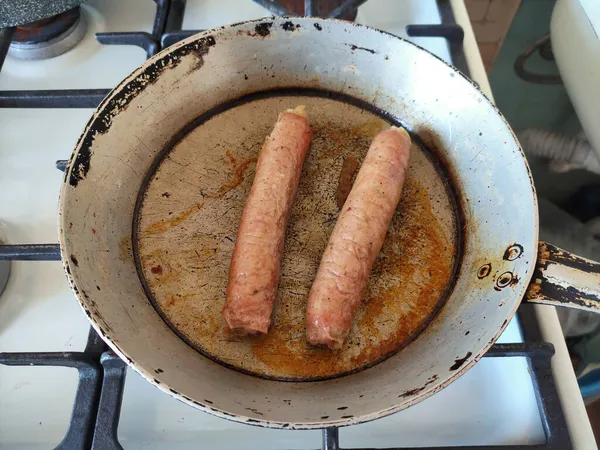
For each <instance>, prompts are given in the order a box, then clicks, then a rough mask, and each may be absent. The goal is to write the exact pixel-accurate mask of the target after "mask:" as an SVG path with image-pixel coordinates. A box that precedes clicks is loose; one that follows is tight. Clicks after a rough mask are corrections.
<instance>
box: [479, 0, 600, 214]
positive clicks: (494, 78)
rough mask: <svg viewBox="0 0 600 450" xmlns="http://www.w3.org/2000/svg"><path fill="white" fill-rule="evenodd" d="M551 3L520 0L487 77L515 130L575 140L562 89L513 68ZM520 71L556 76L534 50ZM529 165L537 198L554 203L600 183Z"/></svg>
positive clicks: (544, 26)
mask: <svg viewBox="0 0 600 450" xmlns="http://www.w3.org/2000/svg"><path fill="white" fill-rule="evenodd" d="M554 3H555V2H554V0H523V2H522V3H521V6H520V8H519V10H518V11H517V14H516V15H515V18H514V20H513V23H512V25H511V28H510V30H509V32H508V34H507V36H506V39H505V40H504V43H503V45H502V47H501V48H500V51H499V53H498V56H497V57H496V61H495V62H494V65H493V67H492V70H491V72H490V73H489V78H490V84H491V86H492V91H493V92H494V98H495V99H496V104H497V106H498V108H499V109H500V111H502V113H503V114H504V116H505V117H506V119H507V120H508V122H509V123H510V125H511V127H512V128H513V129H514V130H515V131H517V132H518V131H519V130H523V129H526V128H540V129H544V130H549V131H553V132H556V133H562V134H565V135H569V136H574V135H576V134H577V133H579V132H580V131H581V125H580V123H579V119H578V118H577V115H576V114H575V110H574V109H573V105H572V104H571V101H570V100H569V96H568V95H567V91H566V90H565V87H564V86H563V85H562V84H558V85H541V84H535V83H532V82H528V81H525V80H522V79H521V78H519V77H518V76H517V74H516V72H515V70H514V64H515V61H516V60H517V58H518V57H519V55H520V54H521V53H522V52H523V51H524V50H525V49H527V48H528V47H529V46H531V45H532V44H533V43H534V42H535V41H536V40H538V39H539V38H540V37H542V36H544V35H545V34H547V33H548V32H549V30H550V18H551V16H552V10H553V8H554ZM525 67H526V68H527V69H528V70H529V71H531V72H536V73H545V74H556V73H558V69H557V67H556V64H555V63H554V62H553V61H546V60H544V59H543V58H542V57H541V56H540V55H539V53H538V52H535V54H533V55H532V56H531V57H530V58H529V60H528V61H527V64H526V66H525ZM525 150H526V149H525ZM528 161H529V165H530V168H531V172H532V174H533V178H534V181H535V185H536V189H537V193H538V196H539V197H543V198H546V199H548V200H550V201H552V202H554V203H556V204H561V203H564V202H565V201H567V200H568V198H569V197H570V196H571V195H573V194H574V193H575V192H576V191H577V190H579V188H580V187H581V186H585V185H589V184H598V183H600V177H599V176H598V175H596V174H593V173H590V172H587V171H585V170H574V171H571V172H567V173H555V172H551V171H550V170H549V169H548V164H547V161H545V160H543V159H541V158H535V157H529V156H528ZM542 225H543V223H542Z"/></svg>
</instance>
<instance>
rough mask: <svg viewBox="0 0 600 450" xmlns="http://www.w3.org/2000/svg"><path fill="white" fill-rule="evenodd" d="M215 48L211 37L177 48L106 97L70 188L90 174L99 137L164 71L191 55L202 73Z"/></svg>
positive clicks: (84, 139) (79, 153)
mask: <svg viewBox="0 0 600 450" xmlns="http://www.w3.org/2000/svg"><path fill="white" fill-rule="evenodd" d="M214 45H216V40H215V38H214V37H213V36H211V35H208V36H204V37H201V38H198V39H196V40H195V41H193V42H190V43H189V44H185V45H182V46H181V47H179V48H176V49H175V50H173V51H172V52H171V53H169V54H168V55H166V56H165V57H164V58H161V59H158V60H156V61H154V62H153V63H151V64H148V65H147V66H144V67H143V69H140V72H139V73H138V74H137V76H136V77H135V78H134V79H133V80H131V81H128V82H127V83H126V84H122V85H121V86H119V87H117V88H116V89H115V90H114V93H113V94H111V95H109V96H108V97H106V99H104V100H103V101H102V103H101V104H100V106H99V107H98V110H99V111H102V114H99V115H97V116H96V115H94V116H92V118H91V119H90V121H89V122H88V124H87V125H86V130H87V131H86V132H85V133H84V134H83V135H82V136H81V137H80V140H79V142H78V143H77V147H79V150H78V151H77V155H76V156H75V159H74V160H73V161H72V164H70V170H68V171H67V172H66V174H65V180H66V179H67V177H68V180H69V184H70V185H71V186H73V187H77V184H78V183H79V182H80V181H81V180H83V179H84V178H85V177H86V175H87V173H88V172H89V170H90V157H91V154H92V145H93V142H94V140H95V139H96V137H97V136H98V135H101V134H104V133H106V132H107V131H108V129H109V128H110V125H111V123H112V121H113V119H114V117H115V116H116V115H117V114H119V113H120V112H121V111H123V110H125V109H127V107H128V106H129V104H130V103H131V101H132V100H133V99H134V98H136V97H137V96H138V94H139V93H140V92H141V91H143V90H144V88H145V87H146V86H147V85H148V84H152V83H154V82H155V81H156V80H157V79H158V77H159V76H160V75H161V73H162V72H164V71H165V70H168V69H172V68H174V67H177V66H178V65H179V63H180V62H181V60H182V59H183V58H184V57H186V56H187V55H190V54H191V55H194V56H195V57H196V62H195V64H193V68H194V69H195V70H197V69H199V68H200V67H202V65H203V64H204V57H205V56H206V55H207V54H208V51H209V49H210V48H211V47H213V46H214ZM123 83H125V82H123Z"/></svg>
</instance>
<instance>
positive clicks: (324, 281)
mask: <svg viewBox="0 0 600 450" xmlns="http://www.w3.org/2000/svg"><path fill="white" fill-rule="evenodd" d="M410 145H411V142H410V137H409V135H408V133H407V132H406V131H405V130H404V129H401V128H395V127H392V128H391V129H388V130H385V131H382V132H381V133H379V134H378V135H377V136H376V137H375V139H374V140H373V143H372V144H371V146H370V148H369V151H368V153H367V156H366V157H365V160H364V162H363V164H362V166H361V168H360V170H359V172H358V175H357V176H356V181H355V182H354V186H353V187H352V190H351V191H350V194H349V195H348V198H347V200H346V202H345V203H344V206H343V208H342V210H341V212H340V215H339V217H338V220H337V223H336V225H335V227H334V229H333V232H332V233H331V236H330V238H329V243H328V244H327V248H326V249H325V252H324V254H323V257H322V259H321V264H320V266H319V269H318V271H317V275H316V278H315V280H314V283H313V285H312V288H311V290H310V294H309V296H308V305H307V314H306V337H307V340H308V342H309V343H310V344H313V345H327V346H328V347H329V348H331V349H338V348H341V347H342V345H343V344H344V340H345V339H346V337H347V336H348V333H349V332H350V328H351V326H352V320H353V318H354V315H355V314H356V312H357V311H358V308H359V306H360V303H361V300H362V297H363V295H364V293H365V290H366V287H367V281H368V280H369V275H370V274H371V268H372V266H373V263H374V262H375V259H376V258H377V255H378V254H379V251H380V250H381V246H382V245H383V241H384V239H385V235H386V233H387V231H388V227H389V225H390V221H391V219H392V216H393V214H394V211H395V210H396V207H397V206H398V202H399V201H400V194H401V193H402V185H403V184H404V176H405V173H406V169H407V167H408V159H409V154H410Z"/></svg>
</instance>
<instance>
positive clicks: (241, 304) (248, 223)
mask: <svg viewBox="0 0 600 450" xmlns="http://www.w3.org/2000/svg"><path fill="white" fill-rule="evenodd" d="M310 138H311V130H310V125H309V124H308V117H307V115H306V113H305V112H304V107H303V106H299V107H297V108H296V109H294V110H288V111H286V112H283V113H281V114H280V115H279V118H278V119H277V123H276V124H275V128H274V129H273V132H272V133H271V135H270V136H269V137H267V139H266V141H265V144H264V145H263V148H262V149H261V151H260V154H259V156H258V162H257V163H256V175H255V176H254V181H253V183H252V188H251V189H250V193H249V194H248V199H247V200H246V205H245V206H244V211H243V212H242V220H241V222H240V227H239V230H238V236H237V239H236V241H235V247H234V249H233V255H232V257H231V265H230V267H229V284H228V286H227V299H226V302H225V307H224V308H223V314H224V315H225V320H226V321H227V323H228V324H229V327H230V328H231V329H232V330H234V331H235V332H236V333H237V334H240V335H244V334H256V333H266V332H267V331H268V330H269V325H270V324H271V312H272V310H273V303H274V301H275V295H276V293H277V285H278V284H279V273H280V261H279V260H280V258H281V252H282V250H283V242H284V237H285V229H286V225H287V221H288V218H289V215H290V211H291V209H292V203H293V201H294V197H295V196H296V190H297V188H298V181H299V178H300V173H301V171H302V164H303V163H304V158H305V156H306V152H307V151H308V146H309V145H310Z"/></svg>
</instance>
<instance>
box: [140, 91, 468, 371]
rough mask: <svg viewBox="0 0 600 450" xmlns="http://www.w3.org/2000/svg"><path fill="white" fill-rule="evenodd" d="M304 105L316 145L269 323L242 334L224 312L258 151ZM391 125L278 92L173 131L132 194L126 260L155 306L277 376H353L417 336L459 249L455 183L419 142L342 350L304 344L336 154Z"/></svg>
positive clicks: (232, 363) (215, 347)
mask: <svg viewBox="0 0 600 450" xmlns="http://www.w3.org/2000/svg"><path fill="white" fill-rule="evenodd" d="M298 104H305V105H306V107H307V110H308V112H309V116H310V122H311V127H312V129H313V141H312V144H311V149H310V151H309V155H308V157H307V159H306V162H305V165H304V168H303V174H302V177H301V181H300V186H299V189H298V195H297V199H296V201H295V203H294V207H293V211H292V215H291V218H290V222H289V226H288V229H287V232H286V241H285V251H284V254H283V259H282V275H281V280H280V284H279V291H278V298H277V302H276V305H275V309H274V314H273V323H272V326H271V329H270V331H269V334H268V335H266V336H258V337H245V338H240V337H237V336H234V335H232V334H230V333H229V331H228V329H227V326H226V323H225V321H224V319H223V317H222V313H221V309H222V307H223V304H224V301H225V290H226V287H227V281H228V269H229V263H230V258H231V253H232V251H233V245H234V241H235V238H236V234H237V227H238V224H239V219H240V216H241V212H242V208H243V206H244V202H245V199H246V196H247V193H248V190H249V188H250V186H251V183H252V178H253V176H254V170H255V161H256V156H257V153H258V151H259V150H260V148H261V146H262V144H263V142H264V139H265V137H266V136H267V135H268V134H269V132H270V131H271V129H272V127H273V124H274V123H275V121H276V118H277V114H278V113H279V112H281V111H283V110H285V109H287V108H291V107H294V106H296V105H298ZM390 124H394V125H397V126H398V125H400V124H399V123H398V122H397V121H392V120H390V119H389V118H387V117H383V116H382V114H381V113H380V112H378V111H374V110H373V109H372V108H370V107H369V106H368V105H365V104H363V103H361V102H359V101H357V100H355V99H352V98H350V97H345V96H340V95H338V94H332V93H329V92H323V91H305V90H278V91H271V92H263V93H257V94H253V95H251V96H248V97H245V98H243V99H240V100H238V101H235V102H232V103H230V104H227V105H221V106H219V107H218V108H216V109H215V110H213V111H211V112H210V113H209V114H206V115H204V116H202V117H199V118H198V119H197V120H196V121H194V122H193V123H191V124H190V125H188V126H187V127H186V128H185V129H184V130H182V131H181V132H180V133H179V134H178V135H177V136H176V137H174V138H173V140H172V141H171V142H170V143H169V145H167V146H166V147H165V150H164V151H163V153H162V154H161V156H160V157H159V158H157V160H156V161H155V162H154V164H153V168H152V170H151V171H150V172H149V174H148V175H147V177H146V180H145V181H144V184H143V187H142V189H141V191H140V194H139V197H138V202H137V205H136V218H135V224H134V243H135V244H134V256H135V260H136V265H137V268H138V273H139V274H140V279H141V280H142V284H143V286H144V289H145V290H146V293H147V294H148V297H149V299H150V301H151V302H152V304H153V305H154V307H155V308H156V310H157V311H158V312H159V314H160V315H161V317H162V318H163V319H164V320H165V321H166V322H167V324H168V325H169V326H170V327H171V328H172V329H173V330H174V331H175V333H177V334H178V335H179V336H180V337H181V338H182V339H183V340H184V341H185V342H187V343H188V344H189V345H190V346H192V347H193V348H194V349H196V350H197V351H199V352H200V353H202V354H203V355H205V356H207V357H209V358H211V359H213V360H214V361H216V362H218V363H220V364H222V365H225V366H227V367H229V368H232V369H235V370H238V371H241V372H244V373H248V374H252V375H256V376H259V377H263V378H268V379H277V380H283V381H315V380H323V379H330V378H335V377H339V376H342V375H346V374H350V373H354V372H356V371H359V370H362V369H364V368H367V367H371V366H372V365H374V364H377V363H378V362H380V361H382V360H384V359H386V358H387V357H389V356H390V355H393V354H394V353H396V352H397V351H399V350H400V349H401V348H403V347H404V346H406V345H407V344H408V343H409V342H411V341H412V340H413V339H414V338H415V337H416V336H417V335H418V334H419V333H420V332H421V331H422V330H423V329H424V328H425V327H426V326H427V325H428V324H429V323H430V322H431V320H432V319H433V317H434V316H435V315H436V313H437V312H438V311H439V309H440V308H441V307H442V306H443V304H444V302H445V299H446V298H447V297H448V295H449V293H450V292H451V290H452V287H453V285H452V283H453V280H454V279H455V274H456V273H457V270H458V267H459V263H460V257H461V251H462V245H461V238H460V229H461V227H460V226H459V222H460V217H459V213H457V200H456V198H455V194H454V191H453V190H452V189H451V188H450V187H449V186H448V184H447V182H446V180H447V179H448V177H447V175H446V174H445V173H444V169H443V167H441V166H440V165H439V164H438V163H437V162H436V159H435V157H434V156H433V155H432V154H431V153H430V152H429V151H428V149H427V148H426V147H423V146H422V145H421V142H420V140H419V139H418V138H417V137H414V138H415V143H414V145H413V149H412V151H413V153H412V157H411V163H410V164H411V167H410V169H409V172H408V176H407V181H406V184H405V188H404V191H403V196H402V199H401V202H400V205H399V207H398V209H397V211H396V213H395V215H394V217H393V219H392V224H391V225H390V230H389V232H388V236H387V238H386V241H385V243H384V246H383V249H382V251H381V253H380V255H379V257H378V259H377V261H376V263H375V265H374V268H373V272H372V275H371V278H370V281H369V286H368V290H367V292H366V295H365V302H364V305H363V307H362V308H361V310H360V311H359V313H358V315H357V317H356V319H355V322H354V325H353V328H352V332H351V334H350V336H349V338H348V340H347V342H346V344H345V345H344V348H343V349H342V350H341V351H340V352H331V351H329V350H326V349H322V348H314V347H311V346H309V345H308V344H307V343H306V339H305V328H304V314H305V304H306V298H307V295H308V291H309V289H310V286H311V283H312V280H313V279H314V276H315V273H316V270H317V268H318V263H319V261H320V257H321V255H322V252H323V250H324V248H325V246H326V244H327V240H328V238H329V234H330V233H331V230H332V229H333V226H334V225H335V222H336V219H337V215H338V201H339V198H338V192H337V191H338V186H339V182H340V173H341V172H342V171H343V166H344V161H348V158H349V157H350V155H354V156H355V157H356V160H357V161H358V163H360V162H361V161H362V160H363V158H364V156H365V154H366V151H367V149H368V147H369V145H370V143H371V140H372V138H373V137H374V136H375V135H376V134H377V133H378V132H379V131H381V130H382V129H384V128H386V127H388V126H389V125H390ZM233 129H235V130H236V132H235V133H233V132H231V130H233ZM347 164H348V163H347ZM422 180H427V182H426V183H424V182H423V181H422ZM165 192H168V193H169V196H164V195H163V194H164V193H165ZM173 218H177V220H173ZM180 219H181V220H180ZM157 267H160V270H157Z"/></svg>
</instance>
